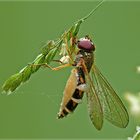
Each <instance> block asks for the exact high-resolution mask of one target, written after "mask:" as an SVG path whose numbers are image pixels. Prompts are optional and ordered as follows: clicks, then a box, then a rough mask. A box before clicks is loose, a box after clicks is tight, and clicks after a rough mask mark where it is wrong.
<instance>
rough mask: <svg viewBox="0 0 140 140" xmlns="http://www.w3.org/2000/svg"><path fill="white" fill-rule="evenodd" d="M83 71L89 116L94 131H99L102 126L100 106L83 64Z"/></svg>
mask: <svg viewBox="0 0 140 140" xmlns="http://www.w3.org/2000/svg"><path fill="white" fill-rule="evenodd" d="M84 69H85V76H86V83H87V85H89V88H88V89H89V90H88V91H87V104H88V112H89V116H90V119H91V121H92V123H93V125H94V126H95V127H96V129H98V130H100V129H101V128H102V125H103V111H102V106H101V103H100V100H99V97H98V94H97V92H96V90H95V87H94V84H93V83H92V79H91V77H90V75H89V73H88V71H87V68H86V66H85V64H84Z"/></svg>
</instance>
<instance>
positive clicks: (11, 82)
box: [2, 73, 22, 92]
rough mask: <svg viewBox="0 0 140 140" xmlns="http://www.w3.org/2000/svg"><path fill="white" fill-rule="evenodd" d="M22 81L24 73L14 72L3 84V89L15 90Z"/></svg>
mask: <svg viewBox="0 0 140 140" xmlns="http://www.w3.org/2000/svg"><path fill="white" fill-rule="evenodd" d="M21 81H22V74H21V73H17V74H14V75H12V76H11V77H10V78H9V79H8V80H6V81H5V83H4V84H3V86H2V89H3V91H5V92H13V91H14V90H15V89H16V88H17V87H18V86H19V85H20V84H21Z"/></svg>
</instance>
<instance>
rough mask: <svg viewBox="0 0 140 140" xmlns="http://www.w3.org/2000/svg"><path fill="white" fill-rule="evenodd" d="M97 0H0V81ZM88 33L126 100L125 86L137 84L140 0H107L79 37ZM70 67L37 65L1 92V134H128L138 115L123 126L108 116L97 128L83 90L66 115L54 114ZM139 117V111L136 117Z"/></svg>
mask: <svg viewBox="0 0 140 140" xmlns="http://www.w3.org/2000/svg"><path fill="white" fill-rule="evenodd" d="M98 2H99V1H75V2H74V1H61V2H60V1H30V2H29V1H14V2H12V1H1V2H0V85H1V86H2V84H3V82H4V81H5V80H6V79H7V78H8V77H9V76H11V75H12V74H14V73H17V72H18V71H19V70H20V69H22V68H23V67H24V66H26V65H27V64H28V63H29V62H32V61H33V60H34V58H35V57H36V56H37V55H38V54H39V53H40V49H41V46H42V45H43V44H44V42H46V41H47V40H51V39H56V38H58V37H59V36H60V35H61V34H62V33H63V32H64V31H65V30H66V29H68V28H69V27H70V26H71V25H72V24H73V23H74V22H75V21H77V20H78V19H79V18H82V17H84V16H85V15H86V14H88V13H89V12H90V11H91V10H92V9H93V8H94V7H95V6H96V5H97V3H98ZM87 34H89V35H90V36H91V37H92V38H93V41H94V43H95V44H96V64H97V65H98V67H99V68H100V69H101V71H102V73H103V74H104V75H105V77H106V78H107V79H108V81H109V82H110V83H111V85H112V86H113V87H114V89H115V90H116V91H117V93H118V95H119V96H120V97H121V99H122V100H123V102H124V104H125V105H126V106H127V108H128V107H129V104H128V102H127V100H126V99H125V93H126V92H133V94H135V95H136V94H137V93H138V92H139V90H140V86H139V83H140V75H139V74H137V73H136V67H137V66H138V65H140V60H139V56H140V2H139V1H123V2H122V1H114V2H113V1H106V2H104V3H103V4H102V6H101V7H100V8H99V9H98V10H97V11H96V12H95V14H94V15H93V16H91V17H90V18H89V19H88V20H87V21H85V22H84V23H83V24H82V26H81V29H80V32H79V35H78V37H83V36H85V35H87ZM70 70H71V69H70V68H66V69H63V70H61V71H57V72H53V71H51V70H48V69H41V70H40V71H39V72H37V73H36V74H34V75H33V76H32V77H31V79H30V80H29V82H27V83H26V84H24V85H22V86H21V87H20V88H19V89H18V90H17V91H16V92H14V94H11V95H9V96H7V95H3V94H0V138H54V139H55V138H56V139H62V138H83V139H88V138H89V139H97V138H102V139H109V138H110V139H127V137H129V136H133V134H134V132H135V127H136V126H137V125H139V123H140V119H136V118H135V117H134V116H133V115H130V122H129V125H128V127H127V128H126V129H120V128H117V127H115V126H113V125H112V124H110V123H108V122H107V121H105V122H104V126H103V129H102V130H101V131H97V130H96V129H95V128H94V127H93V125H92V123H91V121H90V119H89V116H88V113H87V104H86V96H85V98H84V99H83V103H82V104H80V105H79V106H78V108H77V109H76V111H75V112H74V113H73V114H72V115H70V116H69V117H67V118H65V119H62V120H57V119H56V116H57V112H58V110H59V105H60V102H61V98H62V94H63V89H64V87H65V83H66V81H67V79H68V77H69V74H70ZM137 118H138V117H137Z"/></svg>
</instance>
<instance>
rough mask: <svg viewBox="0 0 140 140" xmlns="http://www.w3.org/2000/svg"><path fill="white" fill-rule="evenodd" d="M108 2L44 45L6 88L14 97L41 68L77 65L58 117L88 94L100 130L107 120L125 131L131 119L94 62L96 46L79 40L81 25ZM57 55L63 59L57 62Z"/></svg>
mask: <svg viewBox="0 0 140 140" xmlns="http://www.w3.org/2000/svg"><path fill="white" fill-rule="evenodd" d="M103 2H104V0H102V1H101V2H99V3H98V5H97V6H96V7H95V8H94V9H93V10H92V11H91V12H90V13H89V14H88V15H87V16H85V17H84V18H82V19H80V20H78V21H77V22H76V23H74V24H73V25H72V26H71V28H69V29H68V30H67V31H66V32H64V33H63V34H62V35H61V36H60V37H59V38H58V39H57V40H51V41H49V42H48V43H46V44H45V45H44V46H43V49H42V51H41V54H39V55H38V56H37V57H36V59H35V60H34V61H33V62H32V63H31V64H28V65H27V66H25V67H24V68H23V69H22V70H21V71H19V72H18V73H16V74H14V75H12V76H11V77H10V78H9V79H7V80H6V81H5V82H4V84H3V86H2V89H3V91H4V92H5V93H7V94H10V93H12V92H13V91H15V90H16V89H17V87H19V86H20V85H21V84H22V83H25V82H26V81H28V80H29V79H30V77H31V75H32V74H33V73H35V72H37V71H38V70H39V69H40V67H41V66H43V67H47V68H50V69H51V70H60V69H62V68H65V67H69V66H73V69H72V71H71V74H70V77H69V79H68V81H67V83H66V87H65V89H64V95H63V98H62V102H61V105H60V109H59V112H58V118H64V117H65V116H67V115H68V114H70V113H71V112H74V110H75V109H76V107H77V106H78V104H79V103H80V102H81V101H82V98H83V96H84V94H86V96H87V104H88V113H89V116H90V119H91V121H92V123H93V125H94V126H95V128H97V129H98V130H100V129H101V128H102V126H103V121H104V119H107V120H108V121H109V122H111V123H112V124H113V125H115V126H118V127H120V128H125V127H126V126H127V125H128V122H129V116H128V113H127V110H126V108H125V106H124V105H123V103H122V101H121V99H120V98H119V97H118V95H117V94H116V92H115V91H114V89H113V88H112V87H111V85H110V84H109V83H108V81H107V80H106V78H105V77H104V76H103V75H102V73H101V72H100V71H99V69H98V68H97V66H96V65H95V62H94V51H95V45H94V43H93V42H92V41H91V39H90V38H89V37H88V36H86V37H84V38H81V39H79V41H77V34H78V32H79V29H80V26H81V24H82V23H83V22H84V21H85V20H87V19H88V18H89V16H91V15H93V14H94V13H95V11H96V10H97V9H98V8H99V7H100V6H101V5H102V4H103ZM57 54H59V55H61V56H62V57H61V58H60V59H59V60H58V59H57V60H54V58H55V56H58V55H57ZM52 62H59V66H58V67H55V68H53V67H52V66H50V64H51V63H52Z"/></svg>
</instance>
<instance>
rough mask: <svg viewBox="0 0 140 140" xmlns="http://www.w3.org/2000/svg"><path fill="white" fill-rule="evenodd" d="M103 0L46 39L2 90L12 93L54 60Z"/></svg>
mask: <svg viewBox="0 0 140 140" xmlns="http://www.w3.org/2000/svg"><path fill="white" fill-rule="evenodd" d="M104 1H105V0H102V1H101V2H99V4H98V5H97V6H96V7H95V8H94V9H93V10H92V11H91V12H90V13H89V14H88V15H87V16H85V17H84V18H81V19H80V20H78V21H77V22H75V23H74V24H73V25H72V26H71V27H70V28H69V29H68V30H67V31H65V32H64V33H63V34H62V35H61V36H60V37H59V38H58V39H57V40H55V41H53V40H51V41H48V42H47V43H46V44H45V45H44V46H43V47H42V50H41V54H39V55H38V56H37V57H36V59H35V60H34V61H33V62H32V63H31V64H28V65H27V66H25V67H24V68H23V69H22V70H20V71H19V72H18V73H16V74H14V75H12V76H11V77H10V78H9V79H7V80H6V81H5V82H4V84H3V86H2V91H3V92H4V93H7V94H10V93H12V92H13V91H15V90H16V89H17V87H19V86H20V85H21V84H22V83H25V82H26V81H28V80H29V79H30V77H31V75H32V74H33V73H35V72H37V71H38V70H39V69H40V67H41V66H42V65H43V64H45V65H49V64H50V63H51V62H52V61H53V60H54V57H55V56H56V55H57V54H61V50H62V49H63V47H62V46H64V45H63V44H66V42H65V41H66V40H67V43H68V44H72V43H71V40H74V39H75V38H76V37H77V34H78V32H79V29H80V26H81V23H83V22H84V21H85V20H87V19H88V18H89V17H90V16H91V15H93V14H95V11H96V10H97V9H98V8H99V7H100V6H101V5H102V4H103V2H104ZM75 45H76V44H72V45H70V47H69V52H67V55H69V54H72V52H73V49H74V48H76V47H75ZM61 57H62V56H61Z"/></svg>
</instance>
